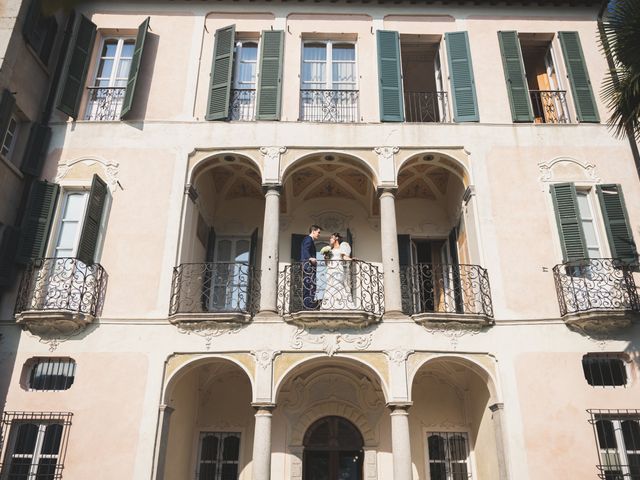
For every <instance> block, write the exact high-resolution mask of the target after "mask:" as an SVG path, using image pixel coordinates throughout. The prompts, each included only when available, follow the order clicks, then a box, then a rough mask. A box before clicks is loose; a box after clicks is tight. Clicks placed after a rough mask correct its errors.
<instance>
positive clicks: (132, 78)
mask: <svg viewBox="0 0 640 480" xmlns="http://www.w3.org/2000/svg"><path fill="white" fill-rule="evenodd" d="M150 20H151V18H150V17H147V18H146V20H145V21H144V22H142V23H141V24H140V26H139V27H138V36H137V37H136V46H135V48H134V49H133V58H132V59H131V68H130V69H129V79H128V80H127V90H126V91H125V92H124V100H123V102H122V110H121V111H120V119H121V120H122V119H123V118H124V117H125V116H126V115H127V114H128V113H129V112H130V111H131V105H132V104H133V94H134V93H135V90H136V82H137V81H138V72H139V71H140V61H141V60H142V50H143V49H144V42H145V40H146V38H147V30H149V21H150Z"/></svg>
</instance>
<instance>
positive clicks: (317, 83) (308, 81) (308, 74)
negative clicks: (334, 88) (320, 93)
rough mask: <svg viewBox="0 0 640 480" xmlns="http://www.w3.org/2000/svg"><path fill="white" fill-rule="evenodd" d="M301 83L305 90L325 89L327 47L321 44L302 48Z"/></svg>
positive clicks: (309, 44)
mask: <svg viewBox="0 0 640 480" xmlns="http://www.w3.org/2000/svg"><path fill="white" fill-rule="evenodd" d="M302 61H303V67H302V83H303V88H306V89H311V90H313V89H323V88H327V86H326V78H327V65H326V62H327V46H326V45H324V44H321V43H308V44H306V45H305V46H304V51H303V57H302Z"/></svg>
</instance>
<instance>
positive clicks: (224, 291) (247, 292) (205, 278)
mask: <svg viewBox="0 0 640 480" xmlns="http://www.w3.org/2000/svg"><path fill="white" fill-rule="evenodd" d="M259 297H260V271H259V270H257V269H256V268H255V267H253V266H252V265H249V264H248V263H246V262H209V263H183V264H182V265H179V266H177V267H175V268H174V269H173V282H172V287H171V304H170V307H169V316H170V317H169V321H170V322H171V323H174V324H184V323H188V324H197V323H201V322H216V323H236V324H237V323H240V324H242V323H246V322H249V321H250V320H251V318H252V317H253V315H254V314H255V313H256V312H257V310H258V306H259Z"/></svg>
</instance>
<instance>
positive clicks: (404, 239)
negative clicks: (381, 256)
mask: <svg viewBox="0 0 640 480" xmlns="http://www.w3.org/2000/svg"><path fill="white" fill-rule="evenodd" d="M467 187H468V178H467V175H466V172H465V171H464V170H463V168H462V167H461V165H460V164H459V163H458V162H455V161H453V160H452V159H450V158H449V157H447V156H445V155H442V154H439V153H424V154H421V155H417V156H414V157H413V158H411V159H409V160H407V161H406V162H404V164H403V165H402V167H401V168H400V171H399V172H398V192H397V194H396V211H397V222H398V251H399V261H400V267H401V282H402V284H403V288H402V295H403V297H402V307H403V310H404V312H405V313H407V314H409V315H424V314H434V313H435V314H444V313H447V314H462V315H481V316H486V317H491V316H492V314H493V312H492V309H491V298H490V295H489V291H488V289H489V283H488V277H487V275H486V270H484V269H483V268H482V267H481V266H479V265H477V264H478V263H479V259H478V255H477V253H476V252H478V248H477V235H476V229H475V223H476V222H475V217H474V212H473V208H471V207H470V206H469V203H468V202H469V199H470V197H469V192H468V191H467Z"/></svg>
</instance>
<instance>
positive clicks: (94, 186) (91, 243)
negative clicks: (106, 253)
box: [76, 174, 108, 265]
mask: <svg viewBox="0 0 640 480" xmlns="http://www.w3.org/2000/svg"><path fill="white" fill-rule="evenodd" d="M107 193H108V190H107V184H106V183H105V181H104V180H102V179H101V178H100V177H99V176H98V175H95V174H94V175H93V181H92V182H91V191H90V192H89V200H88V201H87V209H86V211H85V214H84V221H83V222H82V232H81V233H80V242H79V243H78V254H77V255H76V257H77V258H78V260H80V261H81V262H84V263H86V264H87V265H91V264H93V262H94V260H95V256H96V249H97V247H98V237H99V235H100V223H101V222H102V215H103V213H104V209H105V206H106V203H107Z"/></svg>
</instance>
